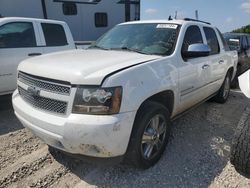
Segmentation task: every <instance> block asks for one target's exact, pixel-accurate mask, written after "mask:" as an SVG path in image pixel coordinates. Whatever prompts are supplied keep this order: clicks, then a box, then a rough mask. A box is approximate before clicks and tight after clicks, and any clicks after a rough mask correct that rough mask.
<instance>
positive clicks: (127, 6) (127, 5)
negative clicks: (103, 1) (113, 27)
mask: <svg viewBox="0 0 250 188" xmlns="http://www.w3.org/2000/svg"><path fill="white" fill-rule="evenodd" d="M125 21H126V22H128V21H130V0H125Z"/></svg>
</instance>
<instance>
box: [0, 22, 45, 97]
mask: <svg viewBox="0 0 250 188" xmlns="http://www.w3.org/2000/svg"><path fill="white" fill-rule="evenodd" d="M39 40H40V36H39V34H38V32H37V28H36V25H35V22H32V21H13V22H7V23H4V24H2V25H1V26H0V57H1V59H0V95H1V94H6V93H11V92H12V91H14V90H15V89H16V77H17V67H18V64H19V63H20V62H21V61H22V60H24V59H27V58H29V57H31V56H34V55H39V54H42V53H43V48H42V47H38V45H39V44H38V42H37V41H39Z"/></svg>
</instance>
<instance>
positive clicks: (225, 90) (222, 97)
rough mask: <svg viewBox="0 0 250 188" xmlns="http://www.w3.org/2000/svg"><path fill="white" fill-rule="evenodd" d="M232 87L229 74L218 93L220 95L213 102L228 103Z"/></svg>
mask: <svg viewBox="0 0 250 188" xmlns="http://www.w3.org/2000/svg"><path fill="white" fill-rule="evenodd" d="M230 85H231V75H230V73H229V72H228V73H227V75H226V78H225V80H224V82H223V84H222V86H221V88H220V90H219V91H218V94H217V95H216V96H215V97H214V98H213V100H214V101H215V102H217V103H221V104H224V103H225V102H226V101H227V99H228V97H229V94H230Z"/></svg>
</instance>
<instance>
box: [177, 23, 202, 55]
mask: <svg viewBox="0 0 250 188" xmlns="http://www.w3.org/2000/svg"><path fill="white" fill-rule="evenodd" d="M197 43H203V40H202V35H201V31H200V28H199V27H198V26H195V25H192V26H189V28H188V29H187V31H186V33H185V37H184V40H183V44H182V52H186V51H187V50H188V47H189V45H191V44H197Z"/></svg>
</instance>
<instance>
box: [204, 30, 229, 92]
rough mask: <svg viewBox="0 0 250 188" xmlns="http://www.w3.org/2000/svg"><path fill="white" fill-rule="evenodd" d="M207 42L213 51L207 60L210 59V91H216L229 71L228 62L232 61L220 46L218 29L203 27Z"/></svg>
mask: <svg viewBox="0 0 250 188" xmlns="http://www.w3.org/2000/svg"><path fill="white" fill-rule="evenodd" d="M203 30H204V34H205V38H206V42H207V44H208V45H209V47H210V49H211V52H210V55H209V57H207V60H208V61H209V63H208V64H209V66H210V69H209V72H208V85H207V87H208V91H209V92H210V93H214V92H216V91H218V90H219V88H220V87H221V84H222V82H223V80H224V78H225V74H226V72H227V70H226V69H227V64H228V61H230V60H229V59H228V57H227V55H226V53H225V49H223V48H221V47H220V43H219V40H218V36H219V34H218V35H217V33H216V32H217V31H216V30H215V29H214V28H212V27H203Z"/></svg>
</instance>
